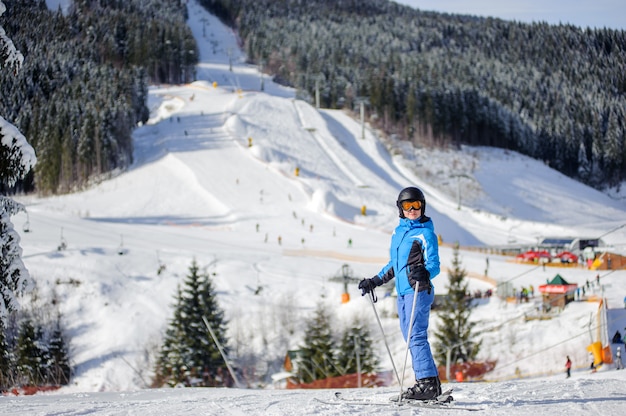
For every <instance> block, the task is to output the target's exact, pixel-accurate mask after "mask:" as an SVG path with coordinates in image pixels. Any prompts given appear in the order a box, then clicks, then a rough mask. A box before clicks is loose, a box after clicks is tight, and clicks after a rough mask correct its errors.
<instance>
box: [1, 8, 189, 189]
mask: <svg viewBox="0 0 626 416" xmlns="http://www.w3.org/2000/svg"><path fill="white" fill-rule="evenodd" d="M4 3H5V5H6V12H5V13H4V15H2V16H1V17H0V26H2V27H3V28H4V29H5V31H6V33H7V34H8V35H9V36H10V37H11V39H12V40H13V42H14V44H15V46H16V47H17V49H19V50H20V51H21V52H22V54H23V55H24V61H23V65H22V68H21V70H20V71H19V72H18V73H17V74H14V73H12V72H11V71H0V114H3V116H4V117H5V118H6V119H7V120H8V121H9V122H11V123H13V124H14V125H15V126H16V127H17V128H18V129H19V130H20V131H21V132H22V134H23V135H24V136H25V137H26V138H27V139H28V141H29V143H30V144H31V145H32V146H33V147H34V148H35V151H36V154H37V159H38V163H37V165H36V167H35V169H34V170H33V171H32V173H31V174H29V176H27V178H26V179H25V180H24V181H22V182H20V183H19V184H18V187H19V189H21V190H25V191H30V190H34V189H36V190H38V191H39V192H41V193H60V192H68V191H70V190H73V189H77V188H79V187H81V186H84V185H86V184H87V183H89V181H90V180H93V179H94V178H98V177H99V176H100V175H102V174H105V173H107V172H111V171H112V170H115V169H123V168H125V167H127V166H129V165H130V164H131V163H132V158H133V144H132V138H131V134H132V132H133V130H134V129H135V128H136V127H137V125H138V124H140V123H144V122H146V121H147V119H148V116H149V111H148V109H147V107H146V99H147V94H148V92H147V89H148V84H149V83H175V84H178V83H183V82H188V81H190V80H192V79H193V78H194V67H195V64H196V63H197V60H198V53H197V48H196V44H195V40H194V38H193V35H192V33H191V31H190V29H189V27H188V26H187V24H186V21H185V19H186V7H185V6H184V4H183V3H182V2H180V1H178V0H144V1H139V0H128V1H119V0H99V1H91V0H75V1H73V2H72V6H71V7H70V10H69V12H68V13H67V15H63V13H61V11H60V10H58V11H50V10H48V8H47V6H46V3H45V1H44V0H5V1H4ZM3 185H4V184H3ZM11 190H12V189H11V188H8V187H6V186H2V188H1V189H0V192H9V191H11Z"/></svg>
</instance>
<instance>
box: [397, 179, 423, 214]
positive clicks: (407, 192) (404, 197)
mask: <svg viewBox="0 0 626 416" xmlns="http://www.w3.org/2000/svg"><path fill="white" fill-rule="evenodd" d="M402 201H420V202H421V203H422V215H425V214H426V198H424V193H423V192H422V191H420V190H419V189H418V188H416V187H414V186H409V187H408V188H404V189H403V190H401V191H400V194H399V195H398V200H397V201H396V206H397V207H398V212H399V213H400V218H404V213H403V212H402V207H401V206H400V203H401V202H402Z"/></svg>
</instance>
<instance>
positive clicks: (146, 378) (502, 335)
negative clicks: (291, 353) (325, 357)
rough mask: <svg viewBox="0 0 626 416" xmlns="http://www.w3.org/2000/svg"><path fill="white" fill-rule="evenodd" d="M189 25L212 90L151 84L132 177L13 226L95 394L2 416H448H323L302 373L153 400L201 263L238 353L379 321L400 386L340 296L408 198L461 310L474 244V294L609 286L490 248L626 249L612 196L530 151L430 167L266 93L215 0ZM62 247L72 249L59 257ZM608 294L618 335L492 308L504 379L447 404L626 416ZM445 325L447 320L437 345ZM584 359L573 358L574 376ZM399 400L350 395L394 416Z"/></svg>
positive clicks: (398, 355)
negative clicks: (602, 357) (460, 278)
mask: <svg viewBox="0 0 626 416" xmlns="http://www.w3.org/2000/svg"><path fill="white" fill-rule="evenodd" d="M189 7H190V21H189V24H190V26H191V28H192V30H193V31H194V34H195V36H196V37H197V39H198V42H199V47H200V52H201V55H200V58H201V63H200V64H199V66H198V79H199V80H198V81H197V82H194V83H192V84H189V85H183V86H166V85H161V86H154V87H151V89H150V98H149V107H150V109H151V119H150V121H149V122H148V123H147V124H146V125H145V126H142V127H140V128H138V129H137V130H136V132H135V134H134V141H135V163H134V165H133V166H132V167H131V168H130V169H129V170H128V171H126V172H122V173H119V174H118V175H117V176H115V177H112V178H109V179H106V180H102V181H101V182H100V183H98V184H95V185H94V186H93V187H91V188H90V189H87V190H84V191H82V192H77V193H74V194H71V195H64V196H55V197H46V198H43V197H36V196H21V197H19V198H17V199H18V200H19V201H20V202H21V203H23V204H24V205H25V206H26V208H27V211H28V216H26V215H25V214H22V213H20V214H17V215H15V216H14V217H13V222H14V224H15V229H16V230H18V231H19V230H22V229H23V227H24V225H25V223H26V222H27V221H28V223H29V226H30V232H28V233H25V232H24V233H21V245H22V248H23V260H24V264H25V265H26V267H27V268H28V269H29V271H30V273H31V275H32V277H33V278H34V280H35V281H36V283H37V287H38V293H39V297H40V299H41V298H43V299H46V297H48V298H49V297H50V296H51V294H52V293H55V294H56V296H58V298H59V299H60V302H59V308H60V312H61V313H62V316H63V320H64V322H65V324H66V326H67V330H68V334H69V335H70V336H71V354H72V360H73V365H74V367H75V376H74V378H73V383H72V384H71V385H70V386H66V387H63V388H62V389H60V390H59V391H57V392H54V393H45V394H44V393H41V394H37V395H35V396H18V397H14V396H4V397H0V413H1V414H3V415H18V414H19V415H22V414H29V415H49V414H82V415H119V414H150V415H182V414H197V413H201V414H210V415H214V414H215V415H217V414H234V415H236V414H245V415H288V414H299V415H339V414H342V415H343V414H356V415H358V414H370V413H372V412H374V411H375V412H376V413H379V414H383V415H395V414H400V413H419V414H438V413H439V411H438V410H426V409H420V410H411V409H408V408H399V407H396V406H393V405H381V406H377V405H368V406H351V405H346V404H325V403H322V402H320V401H319V400H318V399H321V400H325V401H328V400H332V391H329V390H282V389H279V388H276V387H277V386H276V385H275V384H272V382H271V376H272V375H276V374H280V373H281V372H282V371H283V369H282V368H277V367H272V366H267V367H266V368H263V367H261V368H259V369H257V371H259V372H261V373H262V372H265V373H266V375H267V380H268V385H267V387H266V388H232V389H209V388H205V389H201V388H181V389H148V388H146V387H147V386H148V385H149V382H150V379H151V374H152V373H151V371H152V369H153V366H154V355H155V351H156V348H157V347H158V345H159V343H160V340H161V335H162V333H163V330H164V328H165V325H166V320H167V319H168V318H170V314H171V305H172V303H173V297H174V294H175V289H176V286H177V285H178V284H180V283H181V282H182V280H183V279H184V277H185V276H186V274H187V272H188V268H189V266H190V265H191V262H192V261H193V259H196V261H197V262H198V264H199V265H200V267H201V268H203V269H204V270H206V271H207V272H209V273H210V274H211V276H212V279H213V281H214V283H215V285H216V288H217V293H218V302H219V303H220V305H221V307H222V308H223V309H224V310H225V312H226V318H227V319H228V321H229V340H230V344H229V346H230V348H231V351H232V352H233V354H234V353H237V354H238V355H240V356H245V355H247V354H248V355H249V354H259V355H260V354H263V355H264V356H266V357H269V358H276V357H278V358H279V359H280V358H281V357H283V356H284V354H285V353H286V352H287V350H288V349H293V348H297V346H298V343H299V342H300V338H299V337H300V336H301V335H299V334H300V332H299V330H300V329H301V328H302V326H303V322H305V321H306V320H307V319H308V318H309V317H310V314H311V312H312V310H313V309H314V308H315V305H316V304H317V303H318V302H323V303H324V304H325V305H327V306H328V310H329V311H331V313H332V315H333V319H334V321H335V322H336V323H337V327H336V329H337V331H340V330H341V328H343V327H344V326H345V325H348V323H349V322H350V321H351V319H352V318H353V317H354V316H360V317H362V318H364V319H366V320H368V321H369V322H370V324H371V334H372V335H373V338H375V339H378V341H377V344H376V345H377V346H376V348H377V352H378V357H379V359H380V360H381V369H383V370H390V369H391V368H392V365H391V360H390V358H389V357H388V355H387V353H386V349H385V346H384V343H383V342H382V340H381V339H380V329H379V328H378V327H377V323H376V319H375V316H374V315H373V311H372V307H371V305H370V304H369V301H368V299H367V298H364V297H361V296H360V293H359V292H358V290H357V288H356V285H354V284H351V285H350V286H349V287H348V289H349V293H350V296H351V300H350V302H348V303H346V304H341V302H340V300H341V293H342V291H343V284H342V283H336V282H334V281H332V280H331V278H333V277H336V276H337V275H339V274H340V273H341V270H342V266H343V265H344V264H348V265H349V266H350V269H351V270H352V271H353V273H354V276H357V277H370V276H372V275H373V274H375V273H376V272H378V270H379V269H380V268H381V267H382V266H383V265H384V264H385V263H386V261H387V250H388V244H389V238H390V232H391V231H392V230H393V228H394V226H395V225H396V223H397V210H396V208H395V206H394V201H395V198H396V196H397V193H398V191H399V190H400V189H401V188H402V187H404V186H408V185H417V186H419V187H421V188H422V189H423V190H424V193H425V194H426V199H427V208H426V209H427V213H428V214H429V215H431V216H432V217H433V219H434V223H435V228H436V231H437V232H438V233H440V234H441V236H442V238H443V241H444V244H443V245H442V247H441V249H440V256H441V259H442V268H443V270H442V273H441V275H439V276H438V277H437V278H435V280H434V282H433V283H434V284H435V288H436V289H435V290H436V291H437V293H444V292H445V287H446V284H447V271H446V268H448V267H450V266H451V261H452V248H451V244H448V243H454V242H457V241H458V242H459V243H460V244H461V245H462V246H463V247H464V249H463V250H462V251H461V252H460V257H461V262H462V266H463V267H464V268H465V269H466V271H467V272H468V275H469V277H470V279H469V282H470V287H471V289H472V290H486V289H489V288H491V289H493V288H494V286H493V281H491V280H489V279H495V281H496V282H508V283H510V284H511V285H513V286H515V287H516V288H517V289H519V288H520V287H522V286H526V287H528V286H529V285H531V284H532V285H533V286H534V287H535V288H537V287H538V286H539V285H540V284H543V283H545V282H546V280H548V279H552V277H554V275H556V274H557V273H559V274H561V276H563V277H564V278H565V279H566V280H567V281H569V282H570V283H578V284H585V283H586V282H587V281H591V282H594V281H595V277H596V274H597V272H595V271H590V270H587V269H585V268H562V267H546V268H545V270H544V268H542V267H540V266H532V265H530V266H529V265H524V264H519V263H516V262H514V261H511V258H510V257H506V256H501V255H498V254H495V253H493V252H489V250H487V247H489V246H505V245H508V244H512V243H515V244H529V245H532V244H536V243H537V242H538V240H540V239H541V238H542V237H554V236H573V237H578V236H585V237H599V236H603V240H605V241H606V243H607V244H610V245H612V246H613V249H612V250H613V251H617V252H621V253H624V251H625V250H626V247H624V241H626V227H623V225H625V224H626V207H625V204H624V196H623V195H617V197H616V198H610V197H608V196H607V195H605V194H603V193H600V192H598V191H596V190H593V189H590V188H587V187H585V186H582V185H580V184H579V183H577V182H574V181H572V180H571V179H568V178H566V177H564V176H563V175H561V174H559V173H556V172H554V171H552V170H551V169H549V168H547V167H546V166H545V165H544V164H542V163H541V162H538V161H534V160H532V159H529V158H526V157H524V156H521V155H519V154H515V153H512V152H505V151H502V150H497V149H489V148H464V149H463V150H462V151H460V152H452V151H430V150H426V149H419V150H417V151H415V152H413V151H410V150H409V149H408V148H407V147H406V146H405V145H403V144H401V143H394V142H388V141H382V140H381V139H379V138H378V135H377V134H376V132H375V131H372V130H371V129H369V127H368V128H366V129H365V137H364V138H361V126H360V123H359V122H358V120H354V119H352V118H351V117H349V116H348V115H346V114H345V113H343V112H341V111H337V110H319V111H318V110H316V109H315V108H314V107H311V106H310V105H308V104H306V103H304V102H301V101H296V100H294V96H295V92H294V91H293V90H289V89H285V88H283V87H280V86H278V85H276V84H274V83H272V82H271V79H269V78H267V77H265V79H264V86H265V91H264V92H260V91H259V88H260V85H261V82H260V81H261V75H260V74H259V73H258V72H257V71H256V69H255V68H254V67H251V66H248V65H246V64H245V61H244V57H243V56H242V55H241V52H239V51H238V50H237V48H236V46H235V45H236V43H235V41H236V40H235V37H234V35H233V34H232V32H231V31H230V30H229V29H227V28H225V27H223V26H222V25H221V24H220V23H219V22H218V21H217V19H215V18H214V17H212V16H209V15H208V14H206V13H205V12H204V11H202V9H200V7H199V6H198V5H197V3H196V2H195V1H190V2H189ZM202 19H206V20H204V22H205V30H206V36H203V34H202V31H203V20H202ZM229 53H230V59H232V62H233V70H232V72H231V71H230V70H229V56H228V54H229ZM213 82H216V83H217V85H216V87H214V86H213ZM250 144H251V146H249V145H250ZM296 170H297V171H298V175H297V176H296ZM459 190H460V191H461V192H459V193H458V194H457V191H459ZM459 202H460V209H459ZM362 207H365V209H366V215H365V216H364V215H361V209H362ZM279 238H280V244H279ZM61 242H65V243H66V244H67V248H66V249H65V250H58V249H57V248H58V246H59V245H60V243H61ZM470 247H472V248H473V250H469V249H468V248H470ZM119 252H122V253H124V254H123V255H120V254H118V253H119ZM487 259H488V265H489V266H488V271H487V274H488V277H487V278H485V277H484V274H485V268H486V265H487ZM163 267H164V268H163ZM600 276H601V277H600V280H601V283H602V285H601V286H597V285H595V284H592V285H591V286H592V287H591V288H590V289H589V294H591V295H595V296H597V297H602V296H604V297H605V298H606V301H607V305H608V307H609V311H608V322H607V323H606V325H605V324H599V323H598V317H599V316H601V314H599V312H598V308H599V305H598V303H597V302H594V301H589V302H573V303H570V304H569V305H567V307H566V308H565V309H564V310H563V312H562V313H561V314H559V315H556V316H554V317H553V319H551V320H530V321H525V319H524V316H525V315H527V316H530V315H532V314H533V313H535V311H536V308H537V303H536V302H537V301H538V297H535V298H533V299H532V301H531V302H529V303H525V304H514V303H509V302H506V301H504V300H500V299H499V298H497V297H495V296H494V297H492V298H490V299H488V300H487V299H482V300H481V301H480V305H479V306H478V307H477V308H476V309H475V310H474V312H473V315H472V316H473V317H474V318H475V319H476V320H478V321H479V325H478V326H477V328H478V329H480V330H481V337H482V339H483V347H482V352H481V355H480V358H481V359H497V360H498V365H497V367H496V370H495V371H494V372H493V373H491V374H489V375H488V376H487V378H488V379H489V381H491V382H489V383H478V382H476V383H456V382H450V383H446V384H445V385H444V387H453V388H454V389H455V392H454V396H455V399H456V402H457V403H458V404H459V405H464V406H469V407H476V408H480V409H484V410H482V412H481V414H486V415H502V414H507V415H522V414H524V415H526V414H528V413H529V412H533V413H534V414H537V415H548V414H549V415H552V414H563V413H568V414H571V415H576V414H581V415H582V414H589V413H594V414H604V415H616V414H621V413H623V408H624V406H625V405H626V394H624V393H625V392H626V389H625V387H624V383H625V382H626V371H615V367H614V366H613V365H605V366H603V367H602V368H601V369H600V370H599V371H598V372H596V373H590V371H589V370H588V367H589V363H590V359H589V353H588V352H587V350H586V347H587V346H588V345H589V344H590V343H591V341H595V340H597V339H599V338H598V337H602V336H604V337H605V336H606V334H608V336H609V337H611V336H612V335H613V333H614V332H615V330H616V329H619V330H620V331H621V332H622V333H623V332H624V327H626V314H625V313H624V311H625V310H624V305H623V298H624V295H626V271H610V272H607V271H603V272H600ZM76 282H80V284H76ZM382 289H383V288H379V290H378V291H379V293H378V294H379V301H378V303H377V304H376V308H377V311H378V313H379V315H380V316H381V321H382V324H383V326H384V331H385V335H386V339H387V341H388V342H389V345H390V349H391V351H392V355H393V361H394V363H395V365H396V366H397V367H398V368H399V369H400V371H401V369H402V368H403V364H404V357H405V348H406V347H405V344H404V343H403V342H402V339H401V335H400V331H399V327H398V322H397V319H396V318H394V317H393V308H394V300H393V297H390V296H389V297H388V296H385V293H384V290H382ZM23 304H24V305H27V302H24V303H23ZM199 319H200V317H199ZM436 324H437V318H436V315H435V314H433V316H432V322H431V329H434V328H435V327H436ZM289 327H291V328H295V329H296V331H295V335H294V336H289V334H288V333H287V331H286V328H289ZM602 341H603V343H606V342H607V340H606V339H602ZM613 347H614V348H615V345H613ZM566 355H569V356H570V357H571V358H572V360H573V362H574V370H573V373H572V377H571V378H569V379H566V378H565V374H564V365H565V357H566ZM407 365H410V363H407ZM409 373H410V371H408V372H407V377H406V379H405V380H403V385H404V387H407V386H408V385H409V384H410V383H411V380H410V376H408V374H409ZM399 388H400V386H398V385H397V384H396V385H392V386H389V387H383V388H377V389H348V390H346V391H345V394H346V395H349V396H353V397H360V398H366V399H370V400H376V401H378V400H380V401H387V398H388V396H390V395H393V394H396V393H397V392H398V391H399Z"/></svg>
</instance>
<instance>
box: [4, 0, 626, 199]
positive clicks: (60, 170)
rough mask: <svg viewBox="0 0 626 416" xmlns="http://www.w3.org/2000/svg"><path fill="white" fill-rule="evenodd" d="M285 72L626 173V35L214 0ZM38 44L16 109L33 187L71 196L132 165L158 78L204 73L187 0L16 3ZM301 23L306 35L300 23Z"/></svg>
mask: <svg viewBox="0 0 626 416" xmlns="http://www.w3.org/2000/svg"><path fill="white" fill-rule="evenodd" d="M199 2H200V3H201V4H202V5H203V6H204V7H205V8H207V9H208V10H209V11H211V12H212V13H214V14H216V15H217V16H219V17H220V18H221V19H222V20H223V21H224V22H225V23H227V24H229V25H231V26H232V27H234V28H235V30H236V31H237V33H238V35H239V37H240V40H241V46H242V48H244V51H245V52H246V55H247V57H248V59H249V61H250V62H251V63H255V64H258V65H259V66H260V67H261V68H263V70H264V71H265V72H267V73H270V74H272V75H273V76H274V79H275V81H277V82H280V83H282V84H285V85H289V86H293V87H295V88H297V89H298V91H299V96H300V97H305V98H306V97H308V98H310V97H312V96H314V95H315V94H316V92H319V97H320V105H321V106H322V107H325V108H346V109H349V110H357V111H358V110H359V106H360V105H361V103H363V105H364V107H365V112H366V116H367V120H368V122H369V123H370V124H371V125H372V126H374V127H375V128H377V129H378V130H379V131H380V132H382V133H383V134H384V135H388V136H391V137H395V138H397V139H400V140H409V141H411V142H412V143H413V144H414V145H415V146H437V147H444V148H445V147H456V146H459V145H461V144H468V145H484V146H496V147H500V148H505V149H511V150H516V151H519V152H520V153H523V154H525V155H528V156H530V157H533V158H535V159H538V160H542V161H545V163H547V164H549V165H550V166H551V167H552V168H554V169H557V170H558V171H560V172H562V173H564V174H566V175H568V176H570V177H572V178H575V179H577V180H579V181H581V182H583V183H585V184H588V185H590V186H593V187H595V188H597V189H606V188H608V187H616V186H619V184H620V183H621V182H622V181H623V180H624V178H625V176H626V150H624V141H625V139H626V126H625V123H626V121H625V120H626V117H625V112H626V31H623V30H613V29H590V28H579V27H576V26H572V25H549V24H547V23H541V22H539V23H533V24H526V23H520V22H514V21H504V20H500V19H495V18H482V17H475V16H466V15H450V14H444V13H434V12H424V11H420V10H416V9H412V8H409V7H406V6H402V5H399V4H396V3H394V2H391V1H387V0H358V1H357V0H342V1H337V0H307V1H300V0H281V1H276V0H199ZM4 3H5V5H6V6H7V10H6V12H5V13H4V14H3V15H2V17H1V18H0V26H2V27H3V28H4V29H5V31H6V33H7V36H9V37H10V38H11V39H12V40H13V42H14V43H15V45H16V48H17V49H19V50H20V51H21V52H22V54H23V55H24V63H23V66H22V68H21V70H20V71H19V73H13V72H12V71H0V91H1V92H0V114H2V115H3V117H5V118H6V119H7V121H9V122H10V123H13V124H14V125H15V126H16V127H18V128H19V129H20V131H21V132H22V133H23V134H24V136H26V138H27V139H28V141H29V143H30V144H31V145H32V146H33V147H34V148H35V151H36V153H37V159H38V163H37V165H36V167H35V169H34V170H33V171H32V172H31V173H30V174H29V175H28V176H27V178H26V179H25V180H24V181H21V182H20V183H18V185H17V189H6V185H5V186H4V188H3V189H0V192H3V193H7V192H12V191H15V190H17V191H32V190H37V191H39V192H41V193H61V192H68V191H72V190H74V189H78V188H80V187H82V186H85V185H87V184H89V183H90V181H92V180H94V179H98V178H99V177H101V175H103V174H106V173H109V172H112V171H115V170H116V169H124V168H125V167H127V166H129V165H130V164H131V163H132V155H133V153H132V151H133V145H132V139H131V134H132V131H133V130H134V129H135V128H136V127H137V126H138V125H140V124H141V123H143V122H145V121H146V120H147V118H148V115H149V114H148V109H147V107H146V97H147V87H148V85H149V84H151V83H183V82H189V81H191V80H193V79H194V77H195V72H194V67H195V64H196V63H197V61H198V51H197V46H196V44H195V40H194V38H193V36H192V34H191V31H190V29H189V27H188V26H187V24H186V13H187V9H186V2H183V1H180V0H141V1H140V0H126V1H120V0H75V1H73V2H72V7H71V8H70V10H69V12H68V13H66V14H65V15H64V14H62V13H61V12H60V11H50V10H48V9H47V8H46V4H45V1H44V0H6V1H4ZM293 33H297V34H298V36H292V35H291V34H293Z"/></svg>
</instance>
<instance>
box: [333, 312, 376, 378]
mask: <svg viewBox="0 0 626 416" xmlns="http://www.w3.org/2000/svg"><path fill="white" fill-rule="evenodd" d="M357 354H358V356H359V362H358V364H359V365H360V367H361V373H373V372H374V371H375V369H376V366H377V365H378V359H377V358H376V355H375V354H374V350H373V348H372V339H371V337H370V331H369V329H368V328H367V327H366V326H365V325H363V323H362V322H361V321H360V320H359V319H358V318H357V319H355V320H354V321H353V322H352V325H351V326H350V327H348V328H347V329H346V331H345V332H344V334H343V337H342V338H341V343H340V345H339V352H338V354H337V367H339V368H340V369H342V372H343V373H344V374H355V373H358V368H357Z"/></svg>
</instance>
